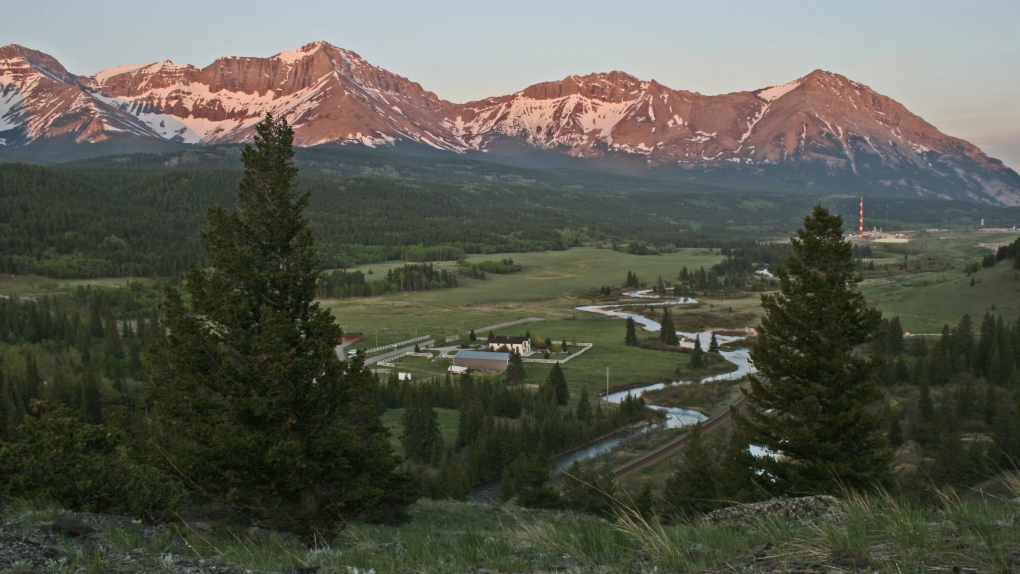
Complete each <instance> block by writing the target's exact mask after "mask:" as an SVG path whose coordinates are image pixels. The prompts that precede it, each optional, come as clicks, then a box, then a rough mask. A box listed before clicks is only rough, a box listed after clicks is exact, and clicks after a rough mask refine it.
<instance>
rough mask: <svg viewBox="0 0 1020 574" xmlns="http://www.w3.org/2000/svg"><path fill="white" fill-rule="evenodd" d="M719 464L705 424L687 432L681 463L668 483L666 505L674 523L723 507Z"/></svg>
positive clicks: (663, 499) (665, 489)
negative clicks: (703, 426) (718, 471)
mask: <svg viewBox="0 0 1020 574" xmlns="http://www.w3.org/2000/svg"><path fill="white" fill-rule="evenodd" d="M715 471H716V461H715V460H714V458H713V457H712V454H711V453H710V451H709V449H708V448H707V447H706V445H705V442H704V435H703V433H702V430H701V423H698V424H696V425H694V426H693V427H691V430H689V431H687V442H686V443H685V444H684V448H683V450H682V451H681V459H680V464H679V466H678V467H677V469H676V470H675V471H674V472H673V474H672V476H670V477H669V479H667V480H666V486H665V488H664V489H663V492H662V502H663V506H664V507H665V512H666V516H667V517H670V518H672V519H674V520H677V519H682V518H684V517H686V516H689V515H690V514H693V513H698V514H700V513H703V512H707V511H709V510H714V509H715V508H718V507H719V506H720V501H719V496H718V491H717V481H716V477H715V476H714V475H715Z"/></svg>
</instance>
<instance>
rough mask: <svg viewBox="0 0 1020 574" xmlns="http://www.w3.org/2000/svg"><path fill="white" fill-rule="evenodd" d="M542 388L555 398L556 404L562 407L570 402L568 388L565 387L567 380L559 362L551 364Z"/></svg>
mask: <svg viewBox="0 0 1020 574" xmlns="http://www.w3.org/2000/svg"><path fill="white" fill-rule="evenodd" d="M542 387H543V389H545V391H546V392H548V393H551V394H552V395H553V396H554V397H556V404H558V405H560V406H563V405H565V404H567V403H568V402H570V388H569V387H567V378H566V377H565V376H564V375H563V369H561V368H560V364H559V362H556V363H553V366H552V370H550V371H549V376H547V377H546V379H545V384H544V385H542Z"/></svg>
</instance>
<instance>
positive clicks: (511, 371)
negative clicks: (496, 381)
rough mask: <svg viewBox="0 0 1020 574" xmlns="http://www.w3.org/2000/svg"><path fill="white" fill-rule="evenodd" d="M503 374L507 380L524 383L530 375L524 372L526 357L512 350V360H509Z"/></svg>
mask: <svg viewBox="0 0 1020 574" xmlns="http://www.w3.org/2000/svg"><path fill="white" fill-rule="evenodd" d="M503 376H504V378H505V379H506V380H507V381H514V382H517V383H523V382H524V379H525V378H527V376H528V375H527V373H525V372H524V359H522V358H521V354H520V353H518V352H517V351H510V360H509V361H508V362H507V365H506V373H504V375H503Z"/></svg>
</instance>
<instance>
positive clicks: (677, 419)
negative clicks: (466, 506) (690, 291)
mask: <svg viewBox="0 0 1020 574" xmlns="http://www.w3.org/2000/svg"><path fill="white" fill-rule="evenodd" d="M648 293H649V291H636V292H634V293H627V295H630V296H633V297H637V298H642V299H651V298H652V296H649V295H648ZM697 303H698V301H697V299H690V298H680V299H674V300H669V301H663V302H657V303H648V302H645V301H642V302H639V303H638V302H636V303H630V304H617V305H588V306H584V307H577V308H576V310H578V311H584V312H586V313H599V314H602V315H608V316H610V317H620V318H623V319H626V318H627V317H630V318H632V319H634V322H635V323H637V324H639V325H641V326H642V327H643V328H644V330H645V331H651V332H657V331H659V330H661V329H662V325H660V324H659V323H658V322H657V321H654V320H652V319H649V318H647V317H645V316H643V315H636V314H633V313H626V312H624V311H620V310H619V309H622V308H628V307H635V306H676V305H696V304H697ZM677 335H678V336H680V337H684V338H688V339H693V338H694V337H696V336H697V337H698V338H699V340H700V341H701V344H702V346H703V348H704V347H707V346H708V342H709V341H710V340H711V338H712V331H704V332H701V333H686V332H683V331H677ZM743 338H744V337H736V336H731V335H716V340H717V341H718V342H719V344H720V345H725V344H726V343H730V342H733V341H736V340H739V339H743ZM719 354H720V355H722V357H723V358H724V359H726V360H727V361H729V362H731V363H733V364H734V365H736V366H737V370H736V371H733V372H730V373H723V374H721V375H714V376H711V377H705V378H703V379H697V380H685V381H680V380H678V381H673V382H670V383H653V384H649V385H646V386H644V387H635V388H633V389H628V390H625V391H618V392H615V393H610V394H609V395H606V396H604V397H602V399H603V400H606V401H608V402H611V403H616V404H619V403H620V401H622V400H623V399H624V397H626V396H628V395H631V394H633V395H635V396H640V395H641V394H642V393H644V392H645V391H650V390H655V389H661V388H662V387H664V386H666V385H667V384H701V383H706V382H709V381H716V380H721V379H739V378H741V377H744V376H747V375H748V374H749V373H753V372H755V370H754V365H752V364H751V359H750V356H749V354H748V350H747V349H746V348H744V347H740V348H737V349H735V350H732V351H729V350H724V351H720V353H719ZM648 406H649V408H653V409H656V410H659V411H663V412H664V413H665V414H666V418H665V420H663V421H662V422H658V423H654V424H651V425H647V426H643V427H640V428H637V429H633V430H631V431H628V432H622V433H618V434H615V435H613V436H611V437H609V438H605V439H603V440H600V441H598V442H595V443H592V444H590V445H588V446H586V447H584V448H581V449H578V450H576V451H574V452H572V453H570V454H567V455H564V456H562V457H560V458H558V459H556V461H555V462H554V463H553V465H552V469H551V470H552V472H553V473H556V472H559V471H562V470H566V469H567V468H570V466H571V465H572V464H574V462H575V461H576V462H584V461H586V460H590V459H592V458H595V457H597V456H600V455H603V454H605V453H607V452H609V451H611V450H613V449H615V448H617V447H619V446H620V445H622V444H624V443H626V442H629V441H631V440H633V439H634V438H636V437H639V436H642V435H644V434H647V433H652V432H658V431H661V430H665V429H671V428H681V427H686V426H690V425H693V424H696V423H698V422H700V421H703V420H705V419H707V418H708V417H707V416H705V415H704V414H702V413H701V412H699V411H696V410H693V409H684V408H678V407H665V406H661V405H653V404H649V405H648ZM498 495H499V481H496V482H495V483H489V484H485V485H481V486H478V487H476V488H474V489H473V490H472V492H471V495H470V497H469V498H470V500H471V501H472V502H491V501H494V500H496V499H497V497H498Z"/></svg>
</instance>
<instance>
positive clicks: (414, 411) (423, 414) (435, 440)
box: [400, 387, 443, 464]
mask: <svg viewBox="0 0 1020 574" xmlns="http://www.w3.org/2000/svg"><path fill="white" fill-rule="evenodd" d="M400 424H401V427H403V430H404V434H403V435H401V437H400V445H401V446H402V447H403V448H404V456H405V457H406V458H407V460H409V461H411V462H416V463H419V464H430V463H437V462H439V460H440V457H441V455H442V453H443V435H442V434H440V432H439V416H438V415H437V414H436V410H435V409H434V408H432V405H431V404H429V397H428V395H427V394H426V393H424V392H421V391H420V390H417V389H415V388H414V387H411V391H410V392H409V393H408V396H407V399H406V400H405V401H404V414H403V416H401V418H400Z"/></svg>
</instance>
